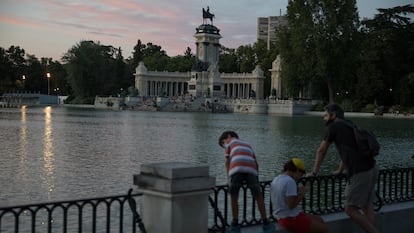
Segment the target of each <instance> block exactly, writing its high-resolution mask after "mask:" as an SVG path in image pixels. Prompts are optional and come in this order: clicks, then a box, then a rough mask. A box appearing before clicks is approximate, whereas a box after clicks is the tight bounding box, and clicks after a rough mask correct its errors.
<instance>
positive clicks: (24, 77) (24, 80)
mask: <svg viewBox="0 0 414 233" xmlns="http://www.w3.org/2000/svg"><path fill="white" fill-rule="evenodd" d="M22 80H23V89H25V82H26V75H22Z"/></svg>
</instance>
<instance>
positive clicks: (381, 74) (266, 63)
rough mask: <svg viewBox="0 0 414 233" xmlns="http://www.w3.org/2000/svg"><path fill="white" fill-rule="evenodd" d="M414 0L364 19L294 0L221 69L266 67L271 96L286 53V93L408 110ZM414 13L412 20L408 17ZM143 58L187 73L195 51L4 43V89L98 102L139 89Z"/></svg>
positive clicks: (347, 5)
mask: <svg viewBox="0 0 414 233" xmlns="http://www.w3.org/2000/svg"><path fill="white" fill-rule="evenodd" d="M413 13H414V8H413V7H412V6H411V5H406V6H399V7H394V8H390V9H378V13H377V14H376V15H375V16H374V17H373V18H372V19H363V20H360V19H359V16H358V11H357V8H356V1H355V0H349V1H341V0H333V1H332V0H301V1H290V2H289V5H288V9H287V15H286V17H287V18H288V25H286V27H281V28H279V29H278V30H277V31H276V33H277V35H278V40H277V41H276V43H274V44H271V48H270V49H267V46H266V43H265V42H264V41H261V40H259V41H257V42H256V43H254V44H251V45H250V44H249V45H242V46H239V47H238V48H237V49H235V48H226V47H224V46H221V48H220V57H219V70H220V72H226V73H233V72H237V73H240V72H251V71H252V70H254V68H255V66H256V65H260V66H261V67H262V69H263V71H264V72H265V77H266V79H265V85H264V86H265V96H270V95H271V93H272V90H270V72H269V69H271V66H272V62H273V61H274V60H275V58H276V56H277V55H279V54H280V55H281V57H282V74H281V75H282V78H283V84H284V86H283V97H285V98H295V97H300V96H303V95H304V93H310V95H311V96H312V97H313V98H314V99H320V100H322V101H323V103H327V102H337V103H340V104H342V105H343V106H344V108H345V109H346V110H347V111H361V109H364V108H367V106H373V107H384V108H385V109H388V108H393V109H397V108H398V109H402V110H403V109H404V108H405V109H409V107H413V106H414V66H413V64H414V24H413V22H412V16H413ZM410 17H411V18H410ZM140 61H143V62H144V64H145V65H146V66H147V68H148V70H158V71H164V70H165V71H180V72H185V71H190V70H194V67H195V64H196V58H195V55H194V54H193V53H192V51H191V48H189V47H187V49H186V50H185V52H184V53H183V55H178V56H173V57H170V56H168V55H167V53H166V52H165V51H164V50H163V49H162V47H161V46H160V45H156V44H153V43H151V42H148V43H144V42H142V41H141V40H140V39H138V41H137V44H136V45H135V46H134V48H133V52H132V56H130V57H128V58H124V56H123V54H122V50H121V48H115V47H113V46H111V45H103V44H101V43H100V42H99V41H87V40H82V41H80V42H79V43H77V44H76V45H74V46H72V47H71V48H70V49H68V51H67V52H66V53H64V55H63V57H62V58H61V62H60V61H56V60H53V59H51V58H40V59H38V58H37V57H36V56H35V55H31V54H26V53H25V50H24V49H23V48H20V47H19V46H11V47H10V48H7V49H5V48H1V47H0V95H1V94H3V93H5V92H6V91H30V92H41V93H47V92H48V90H47V88H48V86H47V77H46V73H50V74H51V78H50V80H49V81H50V93H51V94H59V95H69V96H70V98H69V99H68V100H69V101H70V102H71V103H93V100H94V97H95V96H96V95H99V96H109V95H112V96H126V95H131V96H134V95H139V90H136V89H135V88H134V83H135V77H134V75H133V74H134V72H135V68H136V67H137V65H138V63H139V62H140Z"/></svg>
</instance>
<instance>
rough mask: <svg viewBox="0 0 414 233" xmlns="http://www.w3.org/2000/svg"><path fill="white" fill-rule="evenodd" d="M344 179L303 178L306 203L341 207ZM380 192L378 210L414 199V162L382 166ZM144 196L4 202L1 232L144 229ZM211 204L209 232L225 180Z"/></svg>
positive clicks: (223, 206) (220, 221)
mask: <svg viewBox="0 0 414 233" xmlns="http://www.w3.org/2000/svg"><path fill="white" fill-rule="evenodd" d="M346 182H347V177H346V176H343V175H340V176H317V177H309V178H303V179H301V180H300V181H299V183H300V184H302V185H305V186H306V187H307V190H308V192H307V194H306V198H304V200H303V201H302V208H303V209H304V210H305V211H306V212H308V213H314V214H326V213H335V212H341V211H343V209H344V207H343V201H344V196H343V193H344V192H343V191H344V188H345V185H346ZM270 184H271V181H265V182H261V187H262V190H263V191H264V192H263V195H264V199H265V203H266V208H267V212H268V213H269V214H270V216H269V218H270V219H272V220H273V221H276V218H275V216H274V215H273V214H272V213H273V210H272V207H271V203H270V193H269V192H270ZM377 193H378V194H379V196H380V197H381V199H379V200H377V201H376V202H375V204H376V205H377V209H378V208H380V207H381V205H382V204H384V205H387V204H391V203H397V202H404V201H414V167H413V168H401V169H386V170H381V171H380V172H379V178H378V183H377ZM141 195H142V194H132V193H131V190H130V191H129V192H128V195H118V196H109V197H100V198H92V199H80V200H73V201H62V202H49V203H41V204H31V205H20V206H10V207H0V232H1V233H3V232H4V233H5V232H7V233H9V232H10V233H12V232H15V233H18V232H25V233H26V232H32V233H34V232H48V233H52V232H59V233H61V232H63V233H66V232H79V233H81V232H88V233H89V232H93V233H95V232H111V233H112V232H119V233H123V232H128V233H129V232H132V233H136V232H140V233H145V226H144V225H145V223H143V222H142V219H141V218H140V216H139V214H138V213H139V210H137V207H138V206H137V205H136V203H137V202H139V201H140V198H139V197H140V196H141ZM209 203H210V210H209V214H210V216H209V231H210V232H224V229H225V228H226V226H228V225H229V223H230V221H231V217H232V216H231V211H230V199H229V195H228V187H227V185H220V186H216V187H215V188H214V193H213V194H211V195H210V197H209ZM239 203H240V211H239V212H240V214H241V216H239V220H241V223H242V224H243V225H244V226H249V225H257V224H259V223H260V222H261V219H260V214H259V211H258V210H257V207H256V203H255V202H254V201H253V198H252V197H251V195H250V192H249V190H248V189H247V187H245V186H244V187H243V188H242V190H241V191H240V197H239ZM240 217H241V218H240ZM137 225H138V228H139V229H137Z"/></svg>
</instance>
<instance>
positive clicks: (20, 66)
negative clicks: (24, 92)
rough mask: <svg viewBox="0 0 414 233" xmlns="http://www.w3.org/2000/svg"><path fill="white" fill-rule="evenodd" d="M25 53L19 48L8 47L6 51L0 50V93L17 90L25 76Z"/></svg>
mask: <svg viewBox="0 0 414 233" xmlns="http://www.w3.org/2000/svg"><path fill="white" fill-rule="evenodd" d="M24 56H25V51H24V49H22V48H20V47H19V46H10V47H9V48H8V49H7V50H5V49H3V48H0V93H3V92H5V91H15V90H17V89H18V87H17V85H16V84H17V83H20V81H21V80H22V76H23V75H24V74H25V59H24Z"/></svg>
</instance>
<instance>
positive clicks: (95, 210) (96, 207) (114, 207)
mask: <svg viewBox="0 0 414 233" xmlns="http://www.w3.org/2000/svg"><path fill="white" fill-rule="evenodd" d="M139 196H142V194H140V193H138V194H130V196H128V195H116V196H105V197H98V198H88V199H78V200H70V201H58V202H45V203H38V204H29V205H16V206H6V207H0V232H3V231H4V230H5V229H7V231H5V232H15V233H18V232H32V233H35V232H48V233H51V232H64V233H66V232H79V233H81V232H93V233H96V232H108V233H109V232H120V233H122V232H133V233H135V232H137V231H136V227H135V224H136V219H135V216H134V215H133V213H132V212H130V211H124V210H127V209H126V208H127V207H126V206H125V202H127V201H128V200H129V199H128V198H129V197H133V198H135V199H136V198H138V197H139ZM127 217H130V218H131V221H130V222H129V221H128V222H125V219H126V218H127ZM141 232H143V231H141ZM143 233H145V232H143Z"/></svg>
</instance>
